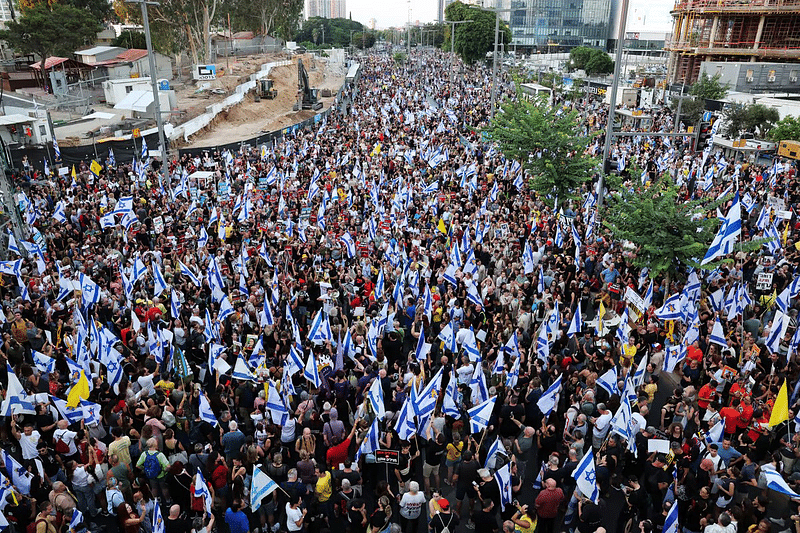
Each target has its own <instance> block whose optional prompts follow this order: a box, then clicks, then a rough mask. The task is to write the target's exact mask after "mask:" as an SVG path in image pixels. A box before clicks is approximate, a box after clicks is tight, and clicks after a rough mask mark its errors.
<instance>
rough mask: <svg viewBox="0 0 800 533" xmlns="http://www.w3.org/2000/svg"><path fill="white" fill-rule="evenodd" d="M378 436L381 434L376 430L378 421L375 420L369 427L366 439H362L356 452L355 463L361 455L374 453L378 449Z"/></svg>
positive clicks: (379, 445)
mask: <svg viewBox="0 0 800 533" xmlns="http://www.w3.org/2000/svg"><path fill="white" fill-rule="evenodd" d="M380 436H381V432H380V429H379V428H378V419H377V418H376V419H375V420H373V421H372V425H371V426H370V427H369V431H368V432H367V435H366V437H364V441H363V442H362V443H361V446H360V447H359V448H358V451H357V452H356V462H358V459H359V458H360V457H361V455H362V454H371V453H375V450H379V449H380V447H381V444H380Z"/></svg>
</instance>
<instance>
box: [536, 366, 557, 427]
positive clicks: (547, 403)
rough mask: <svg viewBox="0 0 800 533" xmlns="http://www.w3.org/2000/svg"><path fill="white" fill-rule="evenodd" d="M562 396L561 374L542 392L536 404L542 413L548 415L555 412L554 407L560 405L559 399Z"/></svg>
mask: <svg viewBox="0 0 800 533" xmlns="http://www.w3.org/2000/svg"><path fill="white" fill-rule="evenodd" d="M560 397H561V375H559V376H558V378H557V379H556V380H555V381H554V382H553V384H552V385H550V386H549V387H548V388H547V390H546V391H544V393H543V394H542V396H541V397H540V398H539V400H538V401H537V402H536V405H537V406H538V407H539V410H540V411H541V412H542V414H543V415H544V416H545V418H546V417H548V416H550V413H552V412H553V409H555V408H556V405H558V400H559V398H560Z"/></svg>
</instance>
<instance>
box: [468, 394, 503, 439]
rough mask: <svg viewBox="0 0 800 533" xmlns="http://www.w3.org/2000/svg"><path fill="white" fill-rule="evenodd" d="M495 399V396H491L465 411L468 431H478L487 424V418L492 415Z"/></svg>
mask: <svg viewBox="0 0 800 533" xmlns="http://www.w3.org/2000/svg"><path fill="white" fill-rule="evenodd" d="M496 401H497V396H492V397H491V398H489V399H488V400H486V401H485V402H483V403H481V404H479V405H476V406H475V407H473V408H472V409H470V410H468V411H467V415H469V428H470V433H478V432H479V431H482V430H483V429H485V428H486V426H488V425H489V419H490V418H491V416H492V411H493V410H494V404H495V402H496Z"/></svg>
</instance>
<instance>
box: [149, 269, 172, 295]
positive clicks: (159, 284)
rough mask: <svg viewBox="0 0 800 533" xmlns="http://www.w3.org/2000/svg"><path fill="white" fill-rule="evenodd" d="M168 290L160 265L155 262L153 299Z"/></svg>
mask: <svg viewBox="0 0 800 533" xmlns="http://www.w3.org/2000/svg"><path fill="white" fill-rule="evenodd" d="M167 289H169V285H167V280H165V279H164V275H163V274H162V273H161V270H160V269H159V268H158V265H157V264H156V263H155V262H153V297H154V298H155V297H156V296H159V295H160V294H161V293H162V292H164V291H165V290H167Z"/></svg>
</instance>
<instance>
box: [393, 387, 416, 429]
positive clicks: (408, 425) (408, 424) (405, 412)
mask: <svg viewBox="0 0 800 533" xmlns="http://www.w3.org/2000/svg"><path fill="white" fill-rule="evenodd" d="M413 387H414V385H413V384H412V388H413ZM394 430H395V431H396V432H397V436H398V437H400V440H409V439H410V438H411V437H412V436H413V435H414V434H416V432H417V424H416V422H415V421H414V405H413V403H412V401H411V397H410V396H408V397H406V399H405V401H404V402H403V407H402V408H401V409H400V414H399V415H398V417H397V423H396V424H395V426H394Z"/></svg>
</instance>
